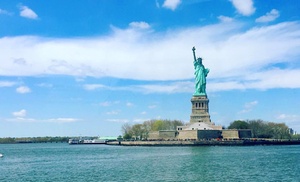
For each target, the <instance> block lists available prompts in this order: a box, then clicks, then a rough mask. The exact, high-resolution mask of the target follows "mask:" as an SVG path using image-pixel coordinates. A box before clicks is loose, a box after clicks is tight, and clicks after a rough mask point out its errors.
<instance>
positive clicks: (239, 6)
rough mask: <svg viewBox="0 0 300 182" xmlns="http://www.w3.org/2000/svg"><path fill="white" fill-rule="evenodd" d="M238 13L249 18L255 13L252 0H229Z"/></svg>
mask: <svg viewBox="0 0 300 182" xmlns="http://www.w3.org/2000/svg"><path fill="white" fill-rule="evenodd" d="M230 1H231V2H232V4H233V6H234V7H235V8H236V10H237V11H238V13H240V14H242V15H244V16H250V15H252V14H253V13H254V12H255V7H254V6H253V1H252V0H230Z"/></svg>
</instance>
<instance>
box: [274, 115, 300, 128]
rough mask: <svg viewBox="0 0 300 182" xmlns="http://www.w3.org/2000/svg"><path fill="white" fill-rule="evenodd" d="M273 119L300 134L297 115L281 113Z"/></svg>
mask: <svg viewBox="0 0 300 182" xmlns="http://www.w3.org/2000/svg"><path fill="white" fill-rule="evenodd" d="M275 119H277V120H279V121H280V122H284V123H285V124H286V125H287V126H288V127H289V128H292V129H293V130H296V132H297V133H299V132H300V116H299V115H297V114H284V113H281V114H279V115H277V116H275Z"/></svg>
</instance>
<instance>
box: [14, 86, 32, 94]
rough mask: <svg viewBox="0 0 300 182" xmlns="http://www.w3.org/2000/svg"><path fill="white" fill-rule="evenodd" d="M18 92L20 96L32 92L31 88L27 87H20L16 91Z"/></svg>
mask: <svg viewBox="0 0 300 182" xmlns="http://www.w3.org/2000/svg"><path fill="white" fill-rule="evenodd" d="M16 92H18V93H20V94H26V93H30V92H31V90H30V88H29V87H27V86H20V87H18V88H17V89H16Z"/></svg>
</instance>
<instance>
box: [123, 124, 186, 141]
mask: <svg viewBox="0 0 300 182" xmlns="http://www.w3.org/2000/svg"><path fill="white" fill-rule="evenodd" d="M182 125H184V123H183V122H182V121H178V120H173V121H171V120H149V121H144V122H143V124H134V125H132V126H131V125H130V124H128V123H125V124H124V125H123V126H122V133H123V138H124V139H131V138H132V137H135V139H146V138H147V137H148V134H149V132H151V131H160V130H176V127H177V126H182Z"/></svg>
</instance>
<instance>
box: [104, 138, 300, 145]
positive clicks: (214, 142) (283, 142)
mask: <svg viewBox="0 0 300 182" xmlns="http://www.w3.org/2000/svg"><path fill="white" fill-rule="evenodd" d="M107 145H120V146H255V145H300V140H284V139H282V140H276V139H258V140H255V139H249V140H201V141H180V140H175V141H120V142H118V141H114V142H107Z"/></svg>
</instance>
